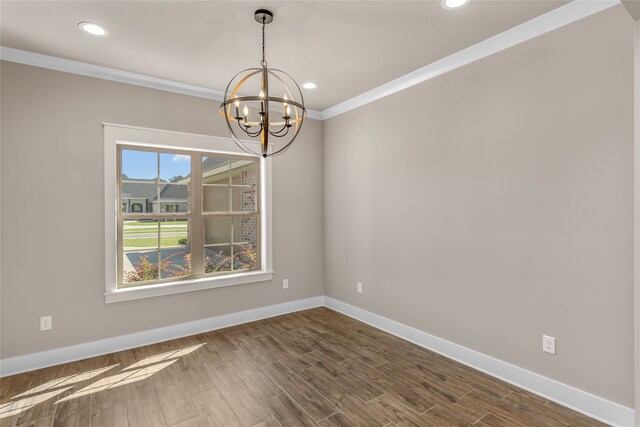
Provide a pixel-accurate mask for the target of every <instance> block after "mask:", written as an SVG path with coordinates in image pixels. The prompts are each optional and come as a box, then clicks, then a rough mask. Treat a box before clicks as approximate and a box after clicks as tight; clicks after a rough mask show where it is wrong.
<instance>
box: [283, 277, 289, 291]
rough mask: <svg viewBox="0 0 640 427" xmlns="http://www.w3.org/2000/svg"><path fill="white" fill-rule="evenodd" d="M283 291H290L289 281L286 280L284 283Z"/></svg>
mask: <svg viewBox="0 0 640 427" xmlns="http://www.w3.org/2000/svg"><path fill="white" fill-rule="evenodd" d="M282 289H289V279H284V280H283V281H282Z"/></svg>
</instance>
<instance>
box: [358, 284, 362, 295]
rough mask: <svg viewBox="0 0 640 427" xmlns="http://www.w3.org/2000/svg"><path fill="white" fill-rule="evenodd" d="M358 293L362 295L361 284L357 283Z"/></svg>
mask: <svg viewBox="0 0 640 427" xmlns="http://www.w3.org/2000/svg"><path fill="white" fill-rule="evenodd" d="M358 293H359V294H361V293H362V283H360V282H358Z"/></svg>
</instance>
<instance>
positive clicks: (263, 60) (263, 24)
mask: <svg viewBox="0 0 640 427" xmlns="http://www.w3.org/2000/svg"><path fill="white" fill-rule="evenodd" d="M266 19H267V18H266V17H265V16H263V17H262V61H260V64H261V65H262V66H266V65H267V60H266V53H265V42H264V39H265V35H264V27H265V25H266V22H265V21H266Z"/></svg>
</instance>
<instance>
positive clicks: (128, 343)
mask: <svg viewBox="0 0 640 427" xmlns="http://www.w3.org/2000/svg"><path fill="white" fill-rule="evenodd" d="M322 305H324V306H326V307H329V308H331V309H333V310H336V311H339V312H340V313H343V314H346V315H347V316H350V317H353V318H355V319H358V320H360V321H362V322H365V323H367V324H369V325H371V326H374V327H376V328H378V329H382V330H384V331H387V332H389V333H391V334H393V335H396V336H398V337H400V338H403V339H405V340H407V341H411V342H413V343H415V344H417V345H419V346H421V347H424V348H427V349H429V350H432V351H435V352H437V353H440V354H442V355H444V356H447V357H449V358H451V359H454V360H457V361H459V362H461V363H464V364H465V365H468V366H471V367H473V368H475V369H478V370H480V371H482V372H485V373H487V374H489V375H492V376H494V377H496V378H499V379H501V380H503V381H506V382H508V383H511V384H514V385H516V386H518V387H521V388H523V389H525V390H529V391H531V392H533V393H535V394H538V395H541V396H543V397H545V398H547V399H549V400H552V401H554V402H557V403H559V404H561V405H563V406H566V407H568V408H571V409H574V410H576V411H578V412H581V413H583V414H586V415H588V416H590V417H593V418H595V419H597V420H600V421H602V422H604V423H607V424H610V425H613V426H621V427H632V426H634V422H635V418H634V417H635V415H634V411H633V409H630V408H627V407H625V406H622V405H619V404H617V403H614V402H611V401H608V400H606V399H603V398H601V397H598V396H595V395H593V394H590V393H587V392H585V391H582V390H579V389H577V388H575V387H571V386H569V385H566V384H562V383H560V382H558V381H555V380H552V379H550V378H547V377H544V376H542V375H539V374H536V373H534V372H531V371H528V370H526V369H523V368H519V367H517V366H514V365H511V364H509V363H507V362H503V361H501V360H498V359H495V358H493V357H491V356H487V355H485V354H482V353H479V352H477V351H475V350H471V349H469V348H466V347H463V346H461V345H458V344H454V343H452V342H450V341H447V340H444V339H442V338H438V337H436V336H434V335H431V334H428V333H426V332H423V331H420V330H418V329H415V328H412V327H411V326H407V325H404V324H402V323H399V322H396V321H394V320H391V319H387V318H386V317H383V316H380V315H377V314H374V313H371V312H369V311H366V310H363V309H361V308H358V307H355V306H353V305H350V304H347V303H344V302H342V301H338V300H336V299H333V298H330V297H327V296H317V297H313V298H307V299H302V300H296V301H290V302H285V303H282V304H276V305H270V306H266V307H259V308H255V309H251V310H246V311H241V312H237V313H230V314H224V315H221V316H215V317H210V318H208V319H202V320H195V321H193V322H187V323H181V324H179V325H172V326H166V327H164V328H158V329H152V330H149V331H143V332H137V333H133V334H128V335H122V336H118V337H113V338H106V339H102V340H98V341H92V342H88V343H83V344H77V345H73V346H69V347H63V348H58V349H54V350H47V351H43V352H39V353H31V354H26V355H23V356H16V357H11V358H8V359H3V360H0V377H4V376H8V375H14V374H19V373H21V372H27V371H32V370H35V369H41V368H45V367H48V366H54V365H59V364H61V363H68V362H73V361H76V360H81V359H86V358H89V357H95V356H99V355H103V354H108V353H113V352H115V351H121V350H127V349H130V348H135V347H140V346H143V345H148V344H154V343H157V342H162V341H167V340H171V339H175V338H180V337H184V336H189V335H194V334H198V333H201V332H207V331H212V330H216V329H220V328H225V327H228V326H233V325H237V324H241V323H246V322H252V321H254V320H260V319H265V318H268V317H273V316H278V315H281V314H285V313H291V312H294V311H299V310H305V309H308V308H313V307H320V306H322Z"/></svg>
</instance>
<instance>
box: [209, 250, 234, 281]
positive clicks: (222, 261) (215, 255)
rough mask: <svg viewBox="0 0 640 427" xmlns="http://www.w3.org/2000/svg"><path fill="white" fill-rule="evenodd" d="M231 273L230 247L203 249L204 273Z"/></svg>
mask: <svg viewBox="0 0 640 427" xmlns="http://www.w3.org/2000/svg"><path fill="white" fill-rule="evenodd" d="M225 271H231V245H222V246H215V247H205V249H204V272H205V273H206V274H209V273H221V272H225Z"/></svg>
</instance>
